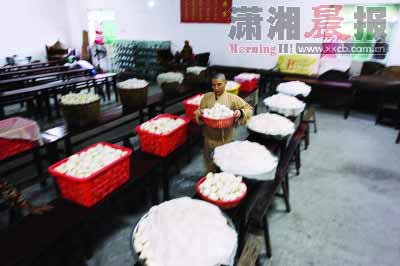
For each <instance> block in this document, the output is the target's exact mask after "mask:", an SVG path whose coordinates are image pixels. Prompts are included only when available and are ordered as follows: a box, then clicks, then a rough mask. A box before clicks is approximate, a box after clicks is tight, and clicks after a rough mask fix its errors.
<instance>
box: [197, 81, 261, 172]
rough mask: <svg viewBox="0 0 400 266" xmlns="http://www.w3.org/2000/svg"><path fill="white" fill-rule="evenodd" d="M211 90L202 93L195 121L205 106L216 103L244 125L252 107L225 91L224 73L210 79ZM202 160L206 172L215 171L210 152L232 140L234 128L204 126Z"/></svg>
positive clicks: (249, 116) (198, 120) (210, 106)
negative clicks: (221, 105)
mask: <svg viewBox="0 0 400 266" xmlns="http://www.w3.org/2000/svg"><path fill="white" fill-rule="evenodd" d="M211 83H212V90H213V91H212V92H208V93H206V94H205V95H204V97H203V98H202V100H201V102H200V107H199V109H198V110H197V111H196V112H195V117H196V120H197V122H198V123H199V124H200V123H201V121H200V118H201V117H200V115H201V113H202V112H203V110H204V109H206V108H212V107H213V106H214V105H215V104H216V103H219V104H223V105H225V106H226V107H228V108H230V109H231V110H232V111H234V112H235V117H236V119H237V124H238V125H244V124H246V123H247V121H248V120H249V119H250V118H251V116H252V114H253V108H252V107H251V106H250V105H249V104H248V103H246V102H245V101H244V100H243V99H242V98H240V97H239V96H236V95H234V94H232V93H228V92H226V91H225V86H226V78H225V75H224V74H215V75H213V76H212V79H211ZM203 135H204V161H205V164H206V168H207V171H208V172H215V171H216V167H215V165H214V163H213V159H212V152H213V151H214V149H215V148H216V147H218V146H221V145H224V144H226V143H229V142H231V141H233V136H234V128H233V126H232V127H230V128H223V129H215V128H210V127H207V126H204V130H203Z"/></svg>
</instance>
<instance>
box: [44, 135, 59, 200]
mask: <svg viewBox="0 0 400 266" xmlns="http://www.w3.org/2000/svg"><path fill="white" fill-rule="evenodd" d="M46 157H47V161H48V162H49V164H50V165H51V164H54V163H56V162H58V161H59V159H60V156H59V154H58V151H57V142H52V143H49V144H47V145H46ZM54 188H55V191H56V194H57V195H59V196H60V195H61V192H60V189H59V188H58V186H57V184H54Z"/></svg>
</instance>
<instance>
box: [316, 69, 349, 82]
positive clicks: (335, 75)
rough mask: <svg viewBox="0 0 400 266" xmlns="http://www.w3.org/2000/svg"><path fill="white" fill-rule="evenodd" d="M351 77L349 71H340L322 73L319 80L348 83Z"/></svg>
mask: <svg viewBox="0 0 400 266" xmlns="http://www.w3.org/2000/svg"><path fill="white" fill-rule="evenodd" d="M349 78H350V75H349V72H348V71H345V72H343V71H339V70H334V69H333V70H328V71H326V72H324V73H322V74H321V75H320V76H319V77H318V79H319V80H334V81H346V80H349Z"/></svg>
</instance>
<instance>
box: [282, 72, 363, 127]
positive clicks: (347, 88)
mask: <svg viewBox="0 0 400 266" xmlns="http://www.w3.org/2000/svg"><path fill="white" fill-rule="evenodd" d="M282 80H283V81H301V82H304V83H306V84H308V85H310V86H311V87H312V88H313V89H318V88H323V89H333V90H335V91H338V92H341V93H345V94H346V95H349V96H348V97H347V99H345V108H344V109H345V110H344V118H345V119H347V118H348V117H349V114H350V110H351V107H352V105H353V102H354V98H355V95H356V90H355V87H354V86H353V82H351V81H331V80H320V79H316V78H296V77H284V78H283V79H282Z"/></svg>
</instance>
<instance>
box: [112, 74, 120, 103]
mask: <svg viewBox="0 0 400 266" xmlns="http://www.w3.org/2000/svg"><path fill="white" fill-rule="evenodd" d="M112 84H113V85H112V86H113V89H114V94H115V101H116V102H119V96H118V87H117V79H116V78H115V77H113V78H112Z"/></svg>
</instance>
